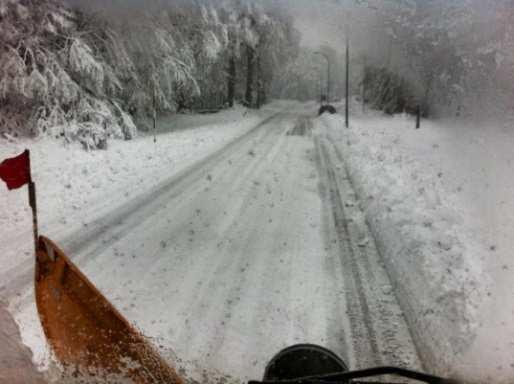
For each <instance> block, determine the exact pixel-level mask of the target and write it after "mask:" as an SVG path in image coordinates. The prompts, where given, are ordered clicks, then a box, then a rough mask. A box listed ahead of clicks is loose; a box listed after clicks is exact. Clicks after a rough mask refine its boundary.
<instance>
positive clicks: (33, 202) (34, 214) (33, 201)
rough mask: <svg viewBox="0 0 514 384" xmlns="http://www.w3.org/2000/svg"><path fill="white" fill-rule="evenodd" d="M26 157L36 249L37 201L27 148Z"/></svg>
mask: <svg viewBox="0 0 514 384" xmlns="http://www.w3.org/2000/svg"><path fill="white" fill-rule="evenodd" d="M25 152H26V153H27V158H28V167H29V169H28V174H29V188H28V190H29V205H30V208H31V209H32V231H33V234H34V251H35V252H37V250H38V239H39V234H38V223H37V201H36V184H35V183H34V182H33V181H32V173H31V168H30V151H29V150H28V149H26V150H25Z"/></svg>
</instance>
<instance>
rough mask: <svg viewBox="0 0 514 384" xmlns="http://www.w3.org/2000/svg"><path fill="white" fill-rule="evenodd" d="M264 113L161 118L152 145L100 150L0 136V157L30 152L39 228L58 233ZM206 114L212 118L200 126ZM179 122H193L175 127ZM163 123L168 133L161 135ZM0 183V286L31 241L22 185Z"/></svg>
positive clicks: (143, 140) (144, 141)
mask: <svg viewBox="0 0 514 384" xmlns="http://www.w3.org/2000/svg"><path fill="white" fill-rule="evenodd" d="M271 113H273V111H272V110H266V111H264V112H262V113H261V114H257V113H253V112H252V113H248V112H247V110H246V109H243V108H236V109H235V110H228V111H224V112H220V113H218V114H215V115H204V116H194V115H190V116H187V117H180V116H179V117H176V118H175V119H174V118H172V117H167V118H164V119H163V120H162V121H159V127H160V128H159V130H160V132H161V133H164V134H159V135H158V136H157V141H156V142H155V143H154V141H153V136H152V135H151V134H148V135H142V136H141V137H139V138H136V139H134V140H132V141H118V140H113V141H110V142H109V149H108V150H105V151H103V150H98V151H90V152H86V151H84V150H83V149H82V148H81V147H80V146H79V144H69V145H64V144H63V143H62V142H61V141H55V140H53V139H49V138H46V139H41V140H37V141H33V140H30V139H25V140H17V141H7V140H3V139H0V159H4V158H7V157H11V156H15V155H17V154H19V153H21V152H22V151H23V150H24V149H25V148H29V149H30V150H31V157H32V159H31V162H32V175H33V179H34V181H35V182H36V188H37V195H38V209H39V223H40V232H41V233H42V234H47V235H48V236H51V237H53V238H57V239H59V238H62V237H64V236H66V234H67V233H71V232H74V231H75V230H76V229H77V228H80V227H81V226H83V225H84V224H87V223H88V222H90V221H92V220H93V219H94V218H95V217H99V216H101V215H102V214H105V213H106V212H108V211H109V210H111V209H113V208H114V207H116V206H118V205H121V204H122V203H123V202H125V201H128V200H130V199H131V198H133V197H134V196H137V195H139V194H141V193H142V192H145V191H148V190H150V189H152V187H154V186H156V185H157V184H158V183H159V182H161V181H162V180H163V179H165V178H168V177H170V176H171V175H173V174H174V173H177V172H178V171H180V170H182V169H184V168H185V167H187V166H188V165H190V164H193V163H195V162H196V161H198V159H200V158H202V157H204V156H206V155H208V154H209V153H210V152H213V151H215V150H217V149H219V148H221V147H222V146H223V145H225V144H226V143H227V142H229V141H230V140H231V139H233V138H235V137H237V136H240V135H242V134H244V133H245V132H246V131H248V130H249V129H250V128H252V127H253V126H255V125H256V124H257V123H258V122H259V121H260V120H262V119H263V116H267V115H269V114H271ZM209 116H210V117H211V118H212V119H213V120H214V122H215V124H207V123H208V120H209ZM195 119H196V120H197V124H196V125H195ZM181 123H187V126H188V127H193V126H196V127H197V128H196V129H194V130H186V131H184V130H180V129H178V128H180V127H181ZM206 124H207V125H206ZM198 125H203V126H201V127H198ZM166 129H168V130H169V131H172V132H171V133H167V134H165V130H166ZM0 184H1V185H0V194H1V196H2V198H1V200H0V237H1V238H3V239H9V241H5V242H2V244H0V282H1V283H0V287H1V286H3V285H7V283H8V282H9V280H11V278H12V277H13V276H15V275H16V273H15V272H16V271H18V270H19V268H18V267H19V266H20V265H21V264H23V263H24V262H27V261H30V262H31V260H32V253H33V249H32V244H33V243H32V240H31V237H30V236H31V216H30V209H29V207H28V202H27V193H26V191H25V188H23V189H20V190H17V191H11V192H9V193H8V191H7V188H6V186H5V184H3V183H0Z"/></svg>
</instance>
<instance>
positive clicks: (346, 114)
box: [344, 34, 350, 128]
mask: <svg viewBox="0 0 514 384" xmlns="http://www.w3.org/2000/svg"><path fill="white" fill-rule="evenodd" d="M349 45H350V44H349V39H348V34H347V35H346V86H345V98H346V100H345V101H346V102H345V109H344V125H345V127H346V128H348V127H349V125H350V116H349V115H350V104H349V103H350V100H348V98H349V96H350V47H349Z"/></svg>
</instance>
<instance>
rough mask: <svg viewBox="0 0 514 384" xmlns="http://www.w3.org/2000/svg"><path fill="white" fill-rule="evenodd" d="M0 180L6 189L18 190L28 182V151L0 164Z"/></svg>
mask: <svg viewBox="0 0 514 384" xmlns="http://www.w3.org/2000/svg"><path fill="white" fill-rule="evenodd" d="M0 179H2V180H3V181H5V183H6V184H7V188H8V189H16V188H20V187H22V186H23V185H25V184H27V183H28V182H29V181H30V160H29V151H28V150H25V152H23V153H22V154H21V155H18V156H16V157H12V158H10V159H5V160H4V161H3V162H2V163H0Z"/></svg>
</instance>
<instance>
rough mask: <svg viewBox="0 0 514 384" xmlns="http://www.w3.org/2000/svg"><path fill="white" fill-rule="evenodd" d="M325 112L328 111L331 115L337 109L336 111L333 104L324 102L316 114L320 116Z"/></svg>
mask: <svg viewBox="0 0 514 384" xmlns="http://www.w3.org/2000/svg"><path fill="white" fill-rule="evenodd" d="M325 112H328V113H330V114H331V115H333V114H334V113H336V112H337V111H336V109H335V107H334V106H333V105H330V104H325V105H322V106H321V107H319V111H318V116H321V115H322V114H324V113H325Z"/></svg>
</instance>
